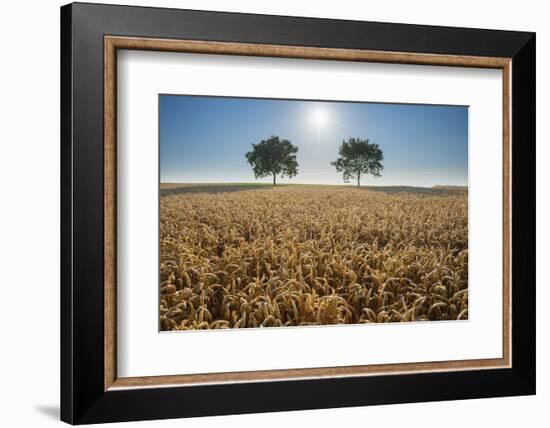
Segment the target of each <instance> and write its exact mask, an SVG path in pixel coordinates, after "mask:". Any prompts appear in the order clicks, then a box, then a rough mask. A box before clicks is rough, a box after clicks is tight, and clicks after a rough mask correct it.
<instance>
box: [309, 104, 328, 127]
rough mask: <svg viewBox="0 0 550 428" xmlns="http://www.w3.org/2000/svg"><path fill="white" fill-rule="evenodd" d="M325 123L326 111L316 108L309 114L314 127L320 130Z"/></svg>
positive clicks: (326, 118) (326, 120)
mask: <svg viewBox="0 0 550 428" xmlns="http://www.w3.org/2000/svg"><path fill="white" fill-rule="evenodd" d="M327 122H328V115H327V112H326V110H324V109H322V108H319V107H317V108H315V109H314V110H313V111H312V112H311V123H312V124H313V125H314V126H315V127H317V128H322V127H323V126H325V125H326V124H327Z"/></svg>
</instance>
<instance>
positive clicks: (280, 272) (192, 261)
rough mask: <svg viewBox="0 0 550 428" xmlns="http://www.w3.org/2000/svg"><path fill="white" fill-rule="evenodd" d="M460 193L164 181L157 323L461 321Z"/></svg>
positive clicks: (464, 305)
mask: <svg viewBox="0 0 550 428" xmlns="http://www.w3.org/2000/svg"><path fill="white" fill-rule="evenodd" d="M467 196H468V192H467V188H466V187H449V186H448V187H444V186H438V187H433V188H415V187H407V186H397V187H366V186H365V187H362V188H360V189H358V188H355V187H352V186H321V185H319V186H317V185H280V186H279V185H278V186H276V187H272V186H271V185H269V184H242V183H233V184H174V183H163V184H161V198H160V213H161V219H160V279H161V284H160V294H161V303H160V325H161V329H162V330H164V331H166V330H186V329H211V328H243V327H276V326H299V325H323V324H352V323H376V322H407V321H429V320H456V319H467V318H468V206H467V199H468V198H467Z"/></svg>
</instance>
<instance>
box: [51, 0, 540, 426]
mask: <svg viewBox="0 0 550 428" xmlns="http://www.w3.org/2000/svg"><path fill="white" fill-rule="evenodd" d="M61 105H62V111H61V129H62V138H61V157H62V159H61V168H62V170H61V195H62V206H61V213H62V219H61V221H62V228H61V229H62V234H61V247H62V264H61V272H62V283H61V339H62V341H61V368H62V370H61V390H62V392H61V394H62V395H61V418H62V420H64V421H66V422H69V423H71V424H85V423H98V422H116V421H129V420H144V419H162V418H178V417H190V416H201V415H223V414H231V413H234V414H235V413H248V412H270V411H281V410H298V409H314V408H327V407H343V406H363V405H373V404H389V403H405V402H418V401H434V400H453V399H465V398H481V397H496V396H511V395H527V394H534V393H535V257H534V255H535V34H533V33H526V32H511V31H496V30H481V29H465V28H447V27H434V26H418V25H408V24H390V23H372V22H354V21H339V20H327V19H312V18H297V17H282V16H266V15H249V14H233V13H219V12H204V11H191V10H176V9H157V8H140V7H127V6H112V5H111V6H108V5H92V4H78V3H76V4H70V5H67V6H64V7H62V8H61Z"/></svg>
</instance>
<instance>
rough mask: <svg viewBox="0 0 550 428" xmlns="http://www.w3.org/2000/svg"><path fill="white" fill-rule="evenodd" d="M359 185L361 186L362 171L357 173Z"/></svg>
mask: <svg viewBox="0 0 550 428" xmlns="http://www.w3.org/2000/svg"><path fill="white" fill-rule="evenodd" d="M357 187H361V173H360V172H358V173H357Z"/></svg>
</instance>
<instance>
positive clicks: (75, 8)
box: [61, 3, 536, 424]
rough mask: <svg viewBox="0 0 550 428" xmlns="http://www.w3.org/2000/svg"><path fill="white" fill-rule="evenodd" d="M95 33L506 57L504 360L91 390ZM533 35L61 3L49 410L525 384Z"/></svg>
mask: <svg viewBox="0 0 550 428" xmlns="http://www.w3.org/2000/svg"><path fill="white" fill-rule="evenodd" d="M104 35H118V36H137V37H153V38H172V39H195V40H214V41H227V42H244V43H265V44H283V45H297V46H322V47H334V48H354V49H369V50H382V51H399V52H414V53H432V54H449V55H474V56H495V57H507V58H512V59H513V62H512V127H511V128H512V169H513V178H512V243H513V248H512V320H513V321H512V323H513V324H512V340H513V341H512V368H510V369H495V370H471V371H457V372H440V373H435V372H431V373H418V374H401V375H391V376H388V375H386V376H383V375H381V376H369V377H351V378H336V379H309V380H292V381H276V382H258V383H247V384H223V385H210V386H185V387H167V388H147V389H134V390H116V391H112V390H111V391H107V392H105V391H104V384H103V382H104V320H103V308H104V303H103V302H104V300H103V299H104V293H103V231H104V228H103V219H104V215H103V207H104V205H103V71H104V70H103V55H104V51H103V37H104ZM535 97H536V93H535V34H534V33H527V32H511V31H495V30H481V29H465V28H450V27H434V26H420V25H407V24H389V23H375V22H358V21H343V20H328V19H312V18H297V17H285V16H268V15H250V14H236V13H223V12H205V11H191V10H180V9H160V8H143V7H128V6H109V5H99V4H85V3H73V4H69V5H66V6H63V7H62V8H61V420H63V421H65V422H68V423H72V424H85V423H99V422H115V421H130V420H144V419H165V418H178V417H191V416H206V415H223V414H237V413H257V412H269V411H283V410H302V409H316V408H328V407H347V406H364V405H373V404H392V403H404V402H419V401H438V400H456V399H467V398H482V397H500V396H512V395H530V394H534V393H535V350H536V349H535V346H536V345H535V125H536V123H535Z"/></svg>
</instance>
